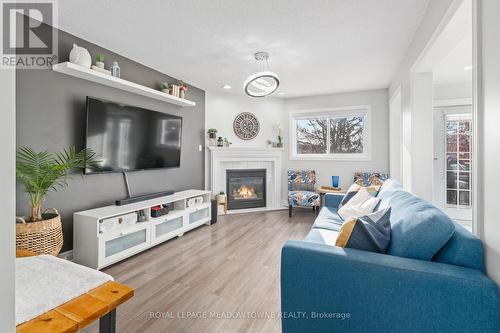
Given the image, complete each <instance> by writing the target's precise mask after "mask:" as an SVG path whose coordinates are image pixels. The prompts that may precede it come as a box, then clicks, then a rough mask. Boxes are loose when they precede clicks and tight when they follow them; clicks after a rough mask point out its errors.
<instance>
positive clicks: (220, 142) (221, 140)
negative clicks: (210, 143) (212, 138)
mask: <svg viewBox="0 0 500 333" xmlns="http://www.w3.org/2000/svg"><path fill="white" fill-rule="evenodd" d="M217 147H224V140H223V139H222V136H219V138H218V139H217Z"/></svg>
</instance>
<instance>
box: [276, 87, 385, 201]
mask: <svg viewBox="0 0 500 333" xmlns="http://www.w3.org/2000/svg"><path fill="white" fill-rule="evenodd" d="M354 105H370V106H371V112H372V115H371V118H372V124H371V126H372V131H371V132H372V145H371V151H372V153H371V155H372V156H371V160H370V161H297V160H294V161H292V160H290V149H289V148H290V147H289V145H288V142H287V146H286V147H285V158H284V163H283V164H284V166H285V167H286V169H308V168H310V169H315V170H316V173H317V179H318V185H331V176H333V175H336V176H340V186H341V187H343V188H347V187H348V186H350V185H351V183H352V178H353V176H354V172H356V171H367V172H368V171H373V172H384V173H388V172H389V105H388V96H387V89H380V90H371V91H361V92H352V93H343V94H331V95H319V96H309V97H299V98H290V99H286V100H285V110H286V111H287V112H291V111H296V110H308V109H318V108H332V107H342V106H354ZM288 126H289V123H288V121H287V122H286V130H285V135H286V137H289V136H290V134H289V133H288ZM283 191H284V193H286V183H285V184H284V189H283Z"/></svg>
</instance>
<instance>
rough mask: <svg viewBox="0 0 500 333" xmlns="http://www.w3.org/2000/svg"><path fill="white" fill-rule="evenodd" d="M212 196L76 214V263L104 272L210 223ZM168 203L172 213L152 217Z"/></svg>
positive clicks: (181, 196) (184, 194)
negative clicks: (131, 257) (140, 253)
mask: <svg viewBox="0 0 500 333" xmlns="http://www.w3.org/2000/svg"><path fill="white" fill-rule="evenodd" d="M210 195H211V192H210V191H201V190H187V191H181V192H176V193H174V194H172V195H168V196H164V197H159V198H155V199H151V200H146V201H141V202H136V203H132V204H128V205H123V206H107V207H101V208H96V209H91V210H86V211H82V212H77V213H74V215H73V257H74V261H75V262H77V263H79V264H82V265H85V266H88V267H91V268H95V269H101V268H104V267H106V266H109V265H111V264H114V263H116V262H118V261H120V260H123V259H126V258H128V257H130V256H132V255H134V254H136V253H139V252H141V251H144V250H146V249H148V248H150V247H152V246H155V245H157V244H160V243H162V242H164V241H166V240H169V239H171V238H173V237H176V236H179V237H180V236H182V235H183V234H184V232H186V231H188V230H191V229H194V228H196V227H199V226H201V225H203V224H210V219H211V211H210V210H211V204H210ZM194 198H198V199H197V200H193V199H194ZM190 199H191V200H190ZM167 204H170V205H171V206H172V207H173V209H172V210H170V211H169V213H168V214H166V215H163V216H161V217H152V215H151V208H152V207H155V206H161V205H167ZM141 220H144V221H141Z"/></svg>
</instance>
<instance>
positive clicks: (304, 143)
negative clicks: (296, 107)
mask: <svg viewBox="0 0 500 333" xmlns="http://www.w3.org/2000/svg"><path fill="white" fill-rule="evenodd" d="M369 112H370V108H369V107H368V106H362V107H349V108H337V109H327V110H311V111H301V112H293V113H291V116H290V129H291V132H290V138H291V142H292V144H291V150H292V151H291V158H292V159H349V160H356V159H360V160H367V159H369V144H370V142H369V138H368V137H369V136H368V134H369V130H370V128H369Z"/></svg>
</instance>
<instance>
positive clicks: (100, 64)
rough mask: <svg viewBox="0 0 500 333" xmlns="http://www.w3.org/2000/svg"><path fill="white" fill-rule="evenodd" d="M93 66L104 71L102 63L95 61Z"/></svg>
mask: <svg viewBox="0 0 500 333" xmlns="http://www.w3.org/2000/svg"><path fill="white" fill-rule="evenodd" d="M95 66H96V67H99V68H102V69H104V63H103V62H102V61H96V62H95Z"/></svg>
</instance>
